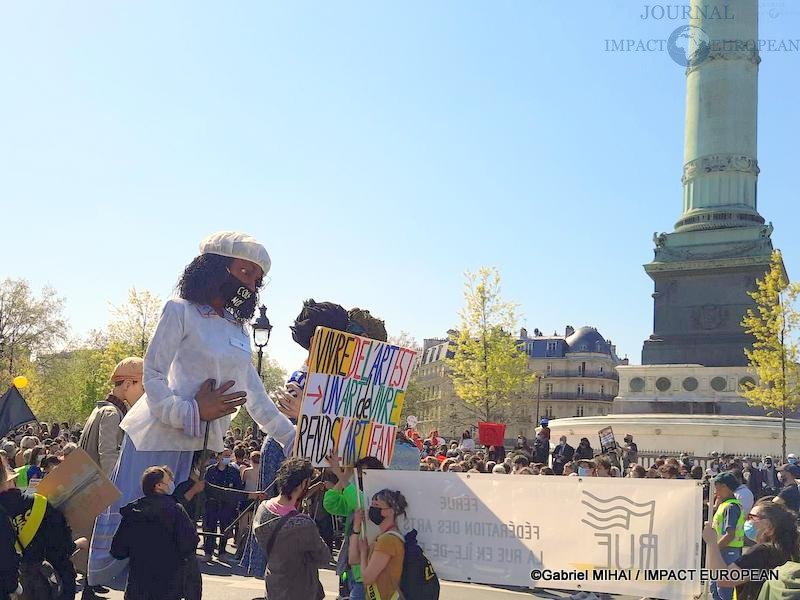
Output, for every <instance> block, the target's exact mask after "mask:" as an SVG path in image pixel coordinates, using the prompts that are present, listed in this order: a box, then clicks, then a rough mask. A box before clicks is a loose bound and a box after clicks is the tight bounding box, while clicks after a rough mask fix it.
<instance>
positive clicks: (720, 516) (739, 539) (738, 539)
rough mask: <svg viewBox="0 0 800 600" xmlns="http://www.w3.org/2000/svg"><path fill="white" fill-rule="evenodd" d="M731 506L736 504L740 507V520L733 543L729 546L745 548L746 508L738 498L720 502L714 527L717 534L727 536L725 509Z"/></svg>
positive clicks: (737, 522)
mask: <svg viewBox="0 0 800 600" xmlns="http://www.w3.org/2000/svg"><path fill="white" fill-rule="evenodd" d="M729 504H735V505H736V506H738V507H739V519H738V520H737V521H736V529H735V530H734V534H733V541H732V542H731V543H730V544H728V548H743V547H744V519H745V514H744V507H743V506H742V503H741V502H739V501H738V500H737V499H736V498H729V499H727V500H724V501H722V502H720V505H719V508H717V512H715V513H714V520H713V523H712V524H713V526H714V530H715V531H716V532H717V534H718V535H719V536H720V537H722V536H723V535H725V529H724V523H723V521H724V520H725V509H726V508H727V506H728V505H729Z"/></svg>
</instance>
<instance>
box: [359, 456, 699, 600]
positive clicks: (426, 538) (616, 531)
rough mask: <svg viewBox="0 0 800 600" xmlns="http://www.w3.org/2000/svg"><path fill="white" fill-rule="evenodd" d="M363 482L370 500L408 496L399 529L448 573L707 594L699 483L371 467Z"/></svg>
mask: <svg viewBox="0 0 800 600" xmlns="http://www.w3.org/2000/svg"><path fill="white" fill-rule="evenodd" d="M364 488H365V493H366V498H368V499H369V498H372V496H373V494H375V492H377V491H379V490H381V489H384V488H389V489H392V490H399V491H401V492H402V493H403V495H404V496H405V498H406V500H407V501H408V511H407V519H406V520H405V521H404V520H403V519H402V518H401V519H400V522H399V526H400V529H401V530H402V531H403V532H404V533H405V532H407V531H409V530H410V529H416V530H417V532H418V540H419V542H420V545H421V546H422V547H423V548H424V550H425V554H426V556H427V557H428V558H429V559H430V561H431V562H432V563H433V566H434V568H435V569H436V573H437V574H438V575H439V577H440V578H441V579H448V580H451V581H468V582H472V583H489V584H501V585H518V586H527V587H538V588H551V589H561V590H581V591H594V592H607V593H613V594H630V595H636V596H648V597H651V598H666V599H673V598H674V599H684V598H690V597H692V596H695V595H698V594H699V593H700V591H701V584H700V544H701V543H702V541H701V537H700V534H701V531H702V512H701V511H702V501H703V497H702V487H701V486H700V485H699V482H697V481H693V480H687V481H683V480H661V479H619V478H593V477H580V478H579V477H548V476H530V475H493V474H483V473H481V474H474V473H436V472H424V471H423V472H411V471H365V472H364ZM370 526H371V524H370ZM374 533H375V532H374V531H373V534H374ZM681 579H683V580H681Z"/></svg>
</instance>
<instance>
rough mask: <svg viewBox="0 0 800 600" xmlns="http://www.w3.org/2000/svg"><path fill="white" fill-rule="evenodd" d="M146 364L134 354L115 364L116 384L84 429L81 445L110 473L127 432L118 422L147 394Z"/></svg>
mask: <svg viewBox="0 0 800 600" xmlns="http://www.w3.org/2000/svg"><path fill="white" fill-rule="evenodd" d="M143 364H144V361H142V359H141V358H137V357H135V356H131V357H129V358H126V359H123V360H122V361H120V362H119V364H117V366H116V367H114V372H113V373H112V374H111V383H112V385H113V388H112V390H111V392H110V393H109V394H108V396H107V397H106V399H105V400H102V401H101V402H98V403H97V406H96V407H95V408H94V410H93V411H92V414H91V415H89V418H88V419H87V420H86V424H85V425H84V426H83V431H82V432H81V437H80V441H79V442H78V445H79V446H80V447H81V448H83V449H84V450H85V451H86V453H87V454H88V455H89V456H90V457H91V458H92V460H94V462H96V463H97V464H98V465H99V466H100V469H101V470H102V471H103V473H105V474H106V476H108V477H110V476H111V471H112V470H113V469H114V466H115V465H116V464H117V458H119V448H120V446H121V445H122V437H123V435H124V433H125V432H123V431H122V429H120V427H119V424H120V422H121V421H122V419H123V417H124V416H125V415H126V414H127V412H128V410H129V409H130V408H131V407H132V406H133V405H134V404H136V401H137V400H139V398H141V397H142V394H144V385H143V384H142V376H143V374H144V373H143V366H142V365H143Z"/></svg>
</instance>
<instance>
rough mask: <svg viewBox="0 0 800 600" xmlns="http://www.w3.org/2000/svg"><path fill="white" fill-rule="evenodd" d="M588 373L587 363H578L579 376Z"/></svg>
mask: <svg viewBox="0 0 800 600" xmlns="http://www.w3.org/2000/svg"><path fill="white" fill-rule="evenodd" d="M584 375H586V363H585V362H582V363H581V364H579V365H578V377H583V376H584Z"/></svg>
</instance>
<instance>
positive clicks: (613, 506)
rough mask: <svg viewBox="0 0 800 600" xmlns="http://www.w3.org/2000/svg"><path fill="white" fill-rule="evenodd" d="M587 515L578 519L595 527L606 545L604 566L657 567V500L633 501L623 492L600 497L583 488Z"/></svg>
mask: <svg viewBox="0 0 800 600" xmlns="http://www.w3.org/2000/svg"><path fill="white" fill-rule="evenodd" d="M581 504H583V505H584V506H586V509H587V510H586V515H585V517H584V518H583V519H581V523H584V524H586V525H588V526H589V527H590V528H591V529H593V530H594V537H595V539H596V540H597V545H598V546H599V547H604V548H605V549H606V565H605V567H606V568H607V569H618V570H626V569H657V568H658V536H657V535H655V534H654V533H653V523H654V521H655V512H656V501H655V500H650V501H649V502H641V503H640V502H634V501H633V500H631V499H630V498H627V497H625V496H612V497H610V498H601V497H599V496H595V495H594V494H591V493H589V492H587V491H584V492H583V500H581Z"/></svg>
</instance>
